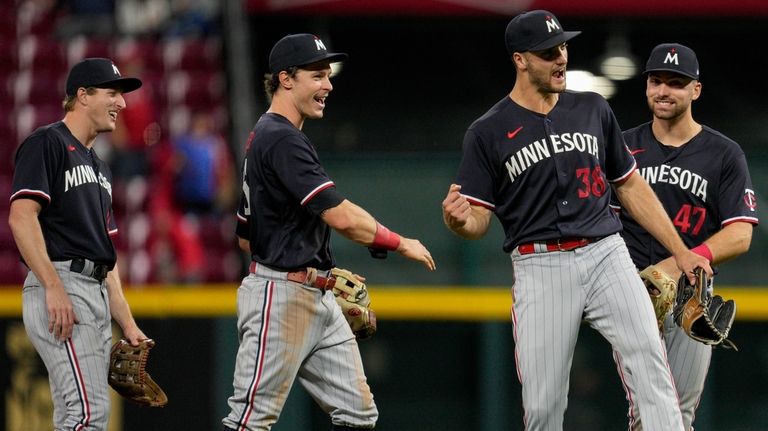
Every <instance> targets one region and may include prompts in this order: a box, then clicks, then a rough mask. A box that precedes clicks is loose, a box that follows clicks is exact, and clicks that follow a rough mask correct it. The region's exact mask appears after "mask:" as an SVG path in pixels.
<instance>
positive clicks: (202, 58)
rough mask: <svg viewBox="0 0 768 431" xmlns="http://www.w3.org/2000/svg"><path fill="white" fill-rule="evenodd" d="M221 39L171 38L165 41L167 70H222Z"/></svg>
mask: <svg viewBox="0 0 768 431" xmlns="http://www.w3.org/2000/svg"><path fill="white" fill-rule="evenodd" d="M221 57H222V55H221V39H219V38H216V37H210V38H205V39H198V38H192V39H182V38H174V39H169V40H167V41H165V42H164V43H163V60H164V64H165V70H166V71H173V70H179V69H181V70H211V71H213V70H222V69H223V65H222V61H221Z"/></svg>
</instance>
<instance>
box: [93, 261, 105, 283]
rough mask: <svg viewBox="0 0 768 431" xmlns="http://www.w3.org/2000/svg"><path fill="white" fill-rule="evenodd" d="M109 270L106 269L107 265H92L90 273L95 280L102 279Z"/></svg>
mask: <svg viewBox="0 0 768 431" xmlns="http://www.w3.org/2000/svg"><path fill="white" fill-rule="evenodd" d="M108 272H109V270H107V265H98V264H95V265H93V274H92V275H91V276H92V277H93V278H95V279H96V280H99V281H102V280H104V279H105V278H107V273H108Z"/></svg>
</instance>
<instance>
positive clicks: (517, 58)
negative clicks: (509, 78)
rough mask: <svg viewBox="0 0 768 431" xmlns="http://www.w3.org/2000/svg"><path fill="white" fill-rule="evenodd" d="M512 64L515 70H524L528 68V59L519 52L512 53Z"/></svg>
mask: <svg viewBox="0 0 768 431" xmlns="http://www.w3.org/2000/svg"><path fill="white" fill-rule="evenodd" d="M512 63H514V65H515V68H516V69H525V68H526V67H527V66H528V59H527V58H525V56H524V55H523V54H522V53H520V52H513V53H512Z"/></svg>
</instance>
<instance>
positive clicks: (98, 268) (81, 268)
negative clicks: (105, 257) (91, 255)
mask: <svg viewBox="0 0 768 431" xmlns="http://www.w3.org/2000/svg"><path fill="white" fill-rule="evenodd" d="M86 262H88V263H90V264H91V265H86ZM90 266H93V268H89V267H90ZM69 270H70V271H72V272H77V273H80V274H83V275H87V276H88V277H92V278H95V279H96V280H97V281H103V280H104V279H105V278H107V273H108V272H109V265H104V264H100V263H96V262H91V261H89V260H86V259H83V258H81V257H78V258H75V259H72V263H71V264H70V265H69Z"/></svg>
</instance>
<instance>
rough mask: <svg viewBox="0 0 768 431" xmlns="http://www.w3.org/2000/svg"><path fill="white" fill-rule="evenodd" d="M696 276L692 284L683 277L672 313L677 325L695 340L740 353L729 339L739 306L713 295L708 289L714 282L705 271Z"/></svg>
mask: <svg viewBox="0 0 768 431" xmlns="http://www.w3.org/2000/svg"><path fill="white" fill-rule="evenodd" d="M695 274H696V283H695V284H690V282H689V281H688V277H686V276H685V274H683V275H682V277H680V281H679V282H678V290H677V300H676V301H675V308H674V310H673V311H672V315H673V317H674V319H675V323H677V325H678V326H679V327H681V328H683V331H685V333H686V334H688V336H690V337H691V338H693V339H694V340H696V341H700V342H702V343H704V344H707V345H710V346H719V345H722V346H723V347H726V348H731V349H734V350H738V349H737V348H736V345H735V344H733V342H732V341H731V340H728V333H729V332H730V330H731V326H732V325H733V319H734V317H736V303H734V302H733V300H732V299H729V300H727V301H723V298H722V297H721V296H720V295H712V293H711V290H710V289H709V285H710V283H711V281H710V279H709V276H707V273H706V272H704V270H703V269H701V268H696V271H695Z"/></svg>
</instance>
